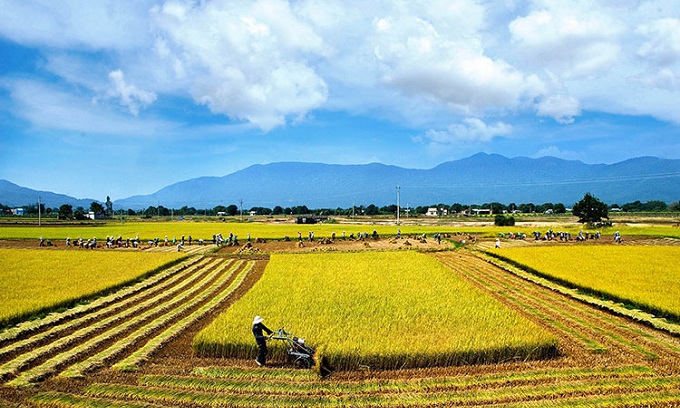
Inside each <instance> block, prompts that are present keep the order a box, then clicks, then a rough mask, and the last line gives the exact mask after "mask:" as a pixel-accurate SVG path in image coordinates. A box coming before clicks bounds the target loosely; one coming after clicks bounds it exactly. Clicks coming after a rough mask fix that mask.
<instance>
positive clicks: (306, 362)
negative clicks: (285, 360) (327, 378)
mask: <svg viewBox="0 0 680 408" xmlns="http://www.w3.org/2000/svg"><path fill="white" fill-rule="evenodd" d="M294 363H295V368H304V369H309V368H312V366H313V365H314V364H313V362H312V359H311V358H305V357H299V358H297V359H296V360H295V361H294Z"/></svg>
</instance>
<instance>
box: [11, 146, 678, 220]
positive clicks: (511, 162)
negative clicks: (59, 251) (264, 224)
mask: <svg viewBox="0 0 680 408" xmlns="http://www.w3.org/2000/svg"><path fill="white" fill-rule="evenodd" d="M587 192H590V193H591V194H593V195H594V196H596V197H597V198H599V199H600V200H602V201H604V202H606V203H609V204H614V203H616V204H620V205H622V204H625V203H628V202H633V201H636V200H639V201H642V202H646V201H650V200H660V201H664V202H666V203H671V202H675V201H678V200H679V199H680V160H677V159H660V158H656V157H639V158H634V159H629V160H625V161H622V162H619V163H614V164H586V163H583V162H580V161H575V160H563V159H558V158H555V157H542V158H536V159H534V158H526V157H515V158H507V157H504V156H501V155H496V154H485V153H478V154H476V155H474V156H471V157H468V158H465V159H461V160H456V161H450V162H445V163H442V164H440V165H438V166H436V167H434V168H431V169H408V168H402V167H397V166H389V165H384V164H378V163H373V164H365V165H337V164H322V163H300V162H279V163H271V164H264V165H261V164H257V165H253V166H250V167H247V168H245V169H243V170H239V171H236V172H234V173H231V174H229V175H226V176H223V177H199V178H194V179H189V180H186V181H181V182H178V183H175V184H172V185H169V186H167V187H164V188H162V189H160V190H158V191H156V192H154V193H152V194H148V195H139V196H132V197H128V198H124V199H114V201H113V203H114V208H117V209H127V208H132V209H135V210H138V209H143V208H147V207H149V206H158V205H162V206H164V207H166V208H181V207H183V206H189V207H195V208H198V209H203V208H213V207H215V206H218V205H224V206H228V205H231V204H236V205H240V204H241V203H242V204H243V208H244V209H245V208H251V207H269V208H272V207H274V206H277V205H280V206H282V207H291V206H296V205H306V206H307V207H309V208H337V207H342V208H347V207H350V206H352V205H367V204H375V205H378V206H384V205H390V204H396V203H397V199H398V198H399V201H400V205H401V206H402V207H407V206H411V207H414V206H420V205H433V204H438V203H445V204H449V205H450V204H453V203H461V204H483V203H489V202H494V201H498V202H501V203H504V204H509V203H511V202H514V203H517V204H520V203H535V204H543V203H546V202H551V203H563V204H565V205H566V206H571V205H572V204H573V203H575V202H577V201H579V200H580V199H581V198H583V195H584V194H585V193H587ZM38 195H41V200H42V202H43V203H45V205H46V206H48V207H58V206H60V205H61V204H72V205H74V206H78V205H80V206H83V207H85V208H88V207H89V205H90V203H91V202H92V201H95V200H89V199H85V200H82V199H80V200H79V199H76V198H73V197H68V196H64V195H59V194H54V193H49V192H37V191H34V190H30V189H27V188H24V187H19V186H16V185H15V184H12V183H10V182H8V181H4V180H0V203H2V204H4V205H9V206H18V205H26V204H27V203H35V202H36V200H37V196H38ZM98 201H99V202H102V201H103V200H98Z"/></svg>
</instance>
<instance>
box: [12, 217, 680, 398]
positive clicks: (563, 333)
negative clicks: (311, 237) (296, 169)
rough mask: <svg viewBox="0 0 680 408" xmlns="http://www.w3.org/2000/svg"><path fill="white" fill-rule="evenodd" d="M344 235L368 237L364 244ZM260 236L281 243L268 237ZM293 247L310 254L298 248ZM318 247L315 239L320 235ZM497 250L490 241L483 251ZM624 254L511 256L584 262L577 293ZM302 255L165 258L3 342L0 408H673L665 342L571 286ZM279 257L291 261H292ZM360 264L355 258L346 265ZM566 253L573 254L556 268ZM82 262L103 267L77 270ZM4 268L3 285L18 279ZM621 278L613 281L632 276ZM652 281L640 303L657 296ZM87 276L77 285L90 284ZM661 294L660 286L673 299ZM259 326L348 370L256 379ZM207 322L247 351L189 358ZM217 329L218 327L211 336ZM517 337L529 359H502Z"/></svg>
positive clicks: (427, 263)
mask: <svg viewBox="0 0 680 408" xmlns="http://www.w3.org/2000/svg"><path fill="white" fill-rule="evenodd" d="M225 225H226V224H225ZM293 227H294V226H293ZM267 228H270V227H267ZM357 228H358V229H359V228H360V229H362V230H363V229H368V231H369V233H370V232H371V231H372V229H371V228H373V226H370V227H369V226H367V225H366V226H357ZM385 228H389V227H385ZM0 229H1V228H0ZM376 229H378V228H376ZM553 229H555V230H557V229H558V228H557V227H553ZM272 231H273V232H272V234H273V235H276V236H278V234H279V233H280V232H281V230H276V229H275V228H274V229H272ZM336 231H337V230H336ZM378 231H379V233H380V234H383V235H384V234H385V233H383V232H381V230H378ZM488 231H491V229H489V230H488ZM494 231H501V230H500V229H499V230H494ZM336 233H337V232H336ZM402 233H403V234H406V232H405V230H404V229H403V228H402ZM110 234H111V233H110V232H109V234H108V235H110ZM223 234H224V232H223ZM302 234H303V238H305V230H302ZM315 234H316V236H317V237H322V236H324V234H325V232H324V230H323V229H321V230H319V229H315ZM104 235H107V234H104ZM71 236H72V237H73V234H71ZM88 236H89V235H88ZM624 237H625V234H624ZM494 240H495V238H494V239H491V240H487V241H488V242H489V243H491V246H493V242H494ZM387 241H389V240H385V242H387ZM482 241H484V240H483V239H482V240H480V244H482V243H484V242H482ZM667 241H668V243H667V246H664V247H648V248H650V250H651V253H649V254H647V255H648V256H649V257H652V258H658V259H659V260H661V259H662V258H665V259H666V261H665V263H666V264H667V263H670V264H671V265H672V261H669V260H668V259H669V258H670V259H672V260H674V259H678V257H677V253H676V252H672V251H673V250H674V249H673V248H677V241H675V240H672V239H671V240H667ZM636 242H637V243H643V242H644V243H650V242H655V239H649V240H647V239H645V240H637V241H636V240H630V241H626V242H625V243H624V245H621V246H615V245H612V244H607V243H606V240H605V239H604V238H603V240H602V241H601V242H595V241H593V242H588V243H585V244H582V243H572V244H564V243H549V242H538V243H533V242H526V243H522V245H523V246H534V247H535V248H530V249H536V250H541V251H553V252H555V254H556V256H557V255H560V257H558V261H556V263H566V262H572V261H574V262H575V261H577V260H579V259H580V258H587V259H584V263H583V264H578V265H579V266H578V269H579V272H578V274H580V275H586V274H587V273H585V271H590V270H591V269H594V270H597V269H598V268H599V267H600V264H601V263H602V262H605V261H606V262H613V263H615V264H617V265H619V266H620V267H619V268H618V269H617V268H614V269H617V270H618V271H624V272H625V271H627V269H625V267H624V266H626V265H635V263H636V262H638V269H640V268H649V267H651V266H653V265H655V264H654V263H652V262H648V261H647V260H645V261H644V263H641V262H642V261H640V260H636V259H634V258H630V257H626V256H625V255H622V254H620V253H617V252H615V251H623V252H624V253H642V252H644V248H641V247H637V246H635V243H636ZM274 244H277V243H274ZM305 244H306V245H305V248H304V249H310V248H311V249H314V248H316V247H318V249H319V251H317V252H308V253H281V252H278V251H277V252H275V253H266V252H264V253H260V252H253V253H245V254H244V253H239V251H237V250H236V248H229V247H223V248H222V249H221V250H219V251H217V252H212V251H211V252H209V253H208V252H206V253H196V254H195V255H194V256H191V257H189V258H183V259H181V260H180V259H179V258H175V259H177V263H176V264H173V265H172V266H167V267H162V268H159V270H158V271H156V272H155V273H153V274H150V275H148V276H145V277H141V276H140V277H139V278H136V279H133V280H134V283H132V284H129V285H124V286H120V287H118V289H113V290H107V291H105V293H104V294H103V295H101V296H99V297H94V298H90V299H88V301H87V302H82V303H79V304H77V305H73V306H72V307H65V308H63V309H61V310H56V311H53V312H52V313H50V314H49V315H46V316H44V317H40V318H37V319H35V320H26V321H23V322H21V323H19V324H17V325H16V326H12V327H5V328H2V329H0V406H2V407H5V406H6V407H12V408H16V407H22V408H23V407H33V408H37V407H179V406H191V407H215V406H230V407H269V406H270V407H279V406H291V407H303V406H304V407H328V406H338V407H340V406H357V407H403V406H428V407H435V406H437V407H438V406H456V405H464V406H490V405H494V406H508V407H527V406H536V407H543V406H552V407H561V406H564V407H590V406H612V407H619V406H655V407H665V406H679V405H680V337H678V333H680V330H677V328H678V325H677V324H673V323H672V322H670V321H669V322H665V320H664V319H657V320H664V322H665V323H664V328H662V329H658V328H657V327H658V326H656V325H654V327H652V326H649V325H647V324H641V323H640V322H638V321H637V319H638V318H640V317H641V314H640V313H637V312H636V313H633V314H626V313H619V312H617V313H609V312H608V310H609V309H608V308H603V306H602V304H603V302H605V303H608V302H606V301H602V300H601V299H599V298H591V299H590V300H588V298H589V297H588V296H587V295H585V294H583V293H582V291H576V290H573V289H570V287H573V286H575V285H572V284H569V285H567V286H568V287H567V286H564V285H566V283H565V281H564V280H559V279H556V278H552V279H553V280H552V281H548V280H547V279H544V278H541V277H540V276H536V275H532V274H531V273H530V272H527V270H531V269H532V268H526V269H527V270H523V269H521V268H518V267H515V266H512V265H510V264H509V263H508V262H502V261H500V260H498V259H492V258H491V257H490V256H488V255H485V254H483V253H480V252H478V251H475V250H469V249H473V248H469V247H468V248H466V247H462V248H461V247H459V249H456V250H438V251H436V252H429V251H428V252H423V253H419V252H417V251H416V250H414V249H410V250H402V251H386V250H384V249H383V250H376V249H377V248H378V245H373V243H372V242H371V245H370V246H363V245H355V246H353V247H352V248H354V249H352V251H351V252H340V251H321V249H323V246H322V245H321V244H318V245H316V244H315V245H312V244H307V243H305ZM670 245H676V246H675V247H672V246H670ZM36 246H37V245H36ZM255 246H257V244H255ZM274 247H276V248H284V247H285V248H289V249H287V251H296V252H302V251H303V249H299V248H297V245H290V246H285V245H278V244H277V245H275V246H274ZM358 247H361V248H363V250H361V252H357V251H358V250H357V249H356V248H358ZM477 247H479V246H475V247H474V248H477ZM511 247H512V245H510V243H509V242H508V243H507V245H503V246H502V248H501V249H500V250H494V251H489V252H494V253H497V254H499V253H500V254H503V255H506V254H509V253H512V252H513V251H514V250H515V248H511ZM263 248H264V246H263ZM294 248H295V249H294ZM383 248H385V247H384V246H383ZM449 248H453V246H450V247H449ZM569 248H572V249H573V250H574V251H576V252H573V253H566V254H565V253H561V252H559V251H561V250H563V249H569ZM596 248H600V249H602V250H606V251H611V252H612V254H613V258H612V259H607V258H606V257H605V256H604V255H603V254H602V253H596V252H593V255H592V258H589V257H590V256H591V255H588V256H585V255H584V254H586V253H589V252H588V251H594V250H595V249H596ZM53 249H54V248H52V249H50V250H43V249H36V250H30V253H35V254H36V255H35V257H37V258H38V259H39V260H42V261H45V260H46V259H48V257H49V256H52V255H53V254H71V255H72V256H73V257H72V258H68V259H67V260H65V263H64V265H68V266H67V267H66V266H64V267H65V268H66V270H67V271H68V272H69V273H70V274H74V276H79V275H78V274H79V273H80V270H81V269H83V270H84V269H87V268H88V267H89V266H88V264H98V265H99V266H100V267H101V266H102V265H106V262H107V260H109V259H110V260H113V259H114V258H115V257H117V256H118V255H138V256H140V257H144V258H146V257H153V256H156V255H167V256H170V257H177V256H178V254H177V252H176V251H174V250H173V248H172V247H168V248H162V247H159V248H154V249H153V250H151V251H149V250H135V251H132V250H124V251H114V250H110V251H109V250H95V251H84V250H82V251H81V250H73V249H70V250H62V249H63V248H59V247H58V248H57V249H56V250H53ZM156 249H157V250H158V252H155V250H156ZM213 249H214V248H213ZM517 249H518V250H519V249H520V248H517ZM166 250H167V251H166ZM9 251H10V252H12V253H14V252H21V251H23V250H19V249H17V248H15V249H12V250H9ZM26 251H28V250H26ZM164 251H165V252H164ZM94 254H100V255H102V256H104V258H92V259H89V258H78V257H77V256H76V255H94ZM529 258H536V256H535V255H530V256H529ZM538 258H540V256H539V257H538ZM149 259H151V258H149ZM642 259H645V257H644V256H643V257H642ZM0 260H2V265H3V269H4V268H5V267H6V266H8V265H10V263H21V261H17V260H16V259H15V258H0ZM144 268H146V266H145V265H144V263H141V264H139V266H130V269H135V270H136V271H137V272H138V273H139V274H140V275H145V272H144ZM632 269H633V271H628V272H626V273H628V274H632V273H634V270H635V269H636V268H634V267H632ZM621 273H623V272H621ZM540 274H541V275H545V273H544V272H543V271H542V270H541V272H540ZM649 274H650V272H649V271H647V275H645V276H646V277H647V279H646V281H645V282H644V284H643V285H642V286H640V287H638V290H637V291H645V290H646V286H649V285H651V284H652V283H651V282H650V281H651V280H652V279H651V278H650V276H651V275H649ZM88 276H90V277H89V278H82V277H81V279H83V280H87V279H89V280H94V279H96V276H95V277H94V278H93V277H91V275H88ZM653 276H657V275H653ZM673 276H675V275H673ZM41 277H46V278H45V280H49V279H52V278H51V276H50V275H46V274H45V275H40V274H38V275H37V277H35V279H40V278H41ZM675 280H676V281H677V279H675ZM560 282H562V283H561V284H560ZM1 283H2V282H0V284H1ZM39 283H40V285H43V284H44V282H39ZM673 284H674V282H669V283H667V286H671V290H672V293H673V294H677V293H678V291H677V289H673V287H672V285H673ZM78 285H79V283H75V284H73V283H72V284H71V286H78ZM114 285H115V284H114ZM629 285H632V283H630V284H629ZM653 290H654V291H657V292H659V294H658V297H659V298H666V297H668V296H667V295H664V294H662V293H660V291H661V290H663V289H662V288H656V287H655V288H654V289H653ZM6 292H7V291H6V290H4V289H3V290H2V292H0V294H4V293H6ZM671 297H672V298H675V297H677V296H671ZM619 309H624V307H623V306H620V305H619ZM631 312H635V311H631ZM233 313H237V314H236V315H234V316H233V317H234V318H233V321H232V322H231V323H230V322H226V323H228V324H231V325H232V326H224V324H225V321H222V320H223V319H225V318H226V320H229V319H230V317H229V316H231V315H232V314H233ZM254 314H261V315H263V316H264V317H265V318H266V320H265V323H267V324H268V325H269V327H270V328H272V329H278V328H279V327H280V326H285V327H286V329H287V330H288V331H292V332H294V333H296V334H298V335H300V336H303V337H305V338H306V339H307V341H308V343H310V344H311V345H314V346H319V350H320V352H321V355H322V356H327V357H328V358H329V359H330V360H331V361H332V362H333V365H335V368H339V369H343V370H337V371H335V372H333V373H332V374H331V375H330V376H328V377H325V378H320V377H319V376H318V375H317V373H316V372H315V371H313V370H301V369H292V365H291V364H290V363H289V362H287V359H286V358H285V357H284V356H283V355H282V354H283V353H282V350H281V349H278V350H277V349H275V350H274V353H273V355H270V357H271V358H270V360H269V364H268V367H262V368H260V367H257V366H256V365H255V363H254V362H253V360H252V359H253V357H254V354H255V353H256V346H255V342H254V341H253V338H252V334H251V332H250V324H251V321H252V318H253V316H254ZM218 316H220V317H219V319H217V320H216V317H218ZM631 316H632V317H631ZM210 322H213V325H215V328H214V329H215V332H214V333H212V334H211V336H214V337H215V338H218V337H219V338H220V339H221V340H220V341H223V340H224V339H225V338H227V337H228V338H236V337H239V338H240V337H241V336H242V340H238V339H237V343H234V344H235V346H234V347H233V348H232V349H228V348H225V347H224V344H225V343H219V344H217V343H215V344H209V343H203V345H202V346H206V349H204V350H200V352H196V351H195V350H197V349H196V348H195V347H196V346H197V342H196V340H197V339H198V338H199V337H197V334H198V333H202V334H201V336H204V335H205V333H206V332H207V330H208V329H206V331H203V330H202V328H203V327H208V328H210V327H211V326H210ZM218 322H220V323H219V324H221V325H223V326H216V325H217V324H218ZM515 330H519V331H515ZM526 332H530V333H529V336H527V333H526ZM220 333H221V334H225V333H226V334H227V336H221V334H220ZM220 336H221V337H220ZM531 336H535V337H531ZM513 337H514V338H515V339H523V340H522V341H524V343H522V342H521V341H520V342H519V343H513V344H511V343H508V339H511V338H513ZM527 339H529V340H528V341H527ZM531 339H534V340H536V339H537V340H536V341H537V343H535V344H537V345H538V346H537V348H536V349H535V350H532V351H529V350H527V349H526V348H524V346H528V345H529V344H531V342H532V341H534V340H531ZM240 341H242V343H238V342H240ZM499 342H500V343H499ZM546 342H547V343H546ZM546 344H547V346H546ZM271 345H273V344H272V343H270V346H271ZM470 350H474V351H473V352H470ZM204 353H205V354H204ZM230 353H234V354H230ZM239 353H240V354H239ZM233 356H236V357H233ZM541 356H543V357H551V358H538V357H541ZM215 357H217V358H215ZM408 367H412V368H408Z"/></svg>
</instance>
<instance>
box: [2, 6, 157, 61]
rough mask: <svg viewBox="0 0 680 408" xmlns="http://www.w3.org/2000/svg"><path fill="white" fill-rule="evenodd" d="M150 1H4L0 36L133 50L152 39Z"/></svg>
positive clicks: (59, 44)
mask: <svg viewBox="0 0 680 408" xmlns="http://www.w3.org/2000/svg"><path fill="white" fill-rule="evenodd" d="M149 7H151V1H148V0H141V1H118V0H102V1H89V0H60V1H40V0H22V1H2V2H1V6H0V21H2V22H1V23H0V36H3V37H6V38H9V39H11V40H12V41H16V42H18V43H21V44H26V45H38V46H42V45H47V46H50V47H66V48H75V47H83V48H85V49H90V50H92V49H95V50H96V49H116V50H122V49H133V48H137V47H140V46H143V45H144V44H147V42H148V41H149V36H148V33H149V25H148V16H147V10H148V9H149Z"/></svg>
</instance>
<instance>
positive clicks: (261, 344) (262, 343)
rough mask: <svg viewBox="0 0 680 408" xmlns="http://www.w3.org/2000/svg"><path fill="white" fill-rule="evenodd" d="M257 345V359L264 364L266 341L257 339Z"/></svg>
mask: <svg viewBox="0 0 680 408" xmlns="http://www.w3.org/2000/svg"><path fill="white" fill-rule="evenodd" d="M257 347H258V348H259V349H260V352H259V353H258V355H257V361H258V362H259V363H260V364H262V365H264V364H265V363H266V360H267V342H266V341H258V342H257Z"/></svg>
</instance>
